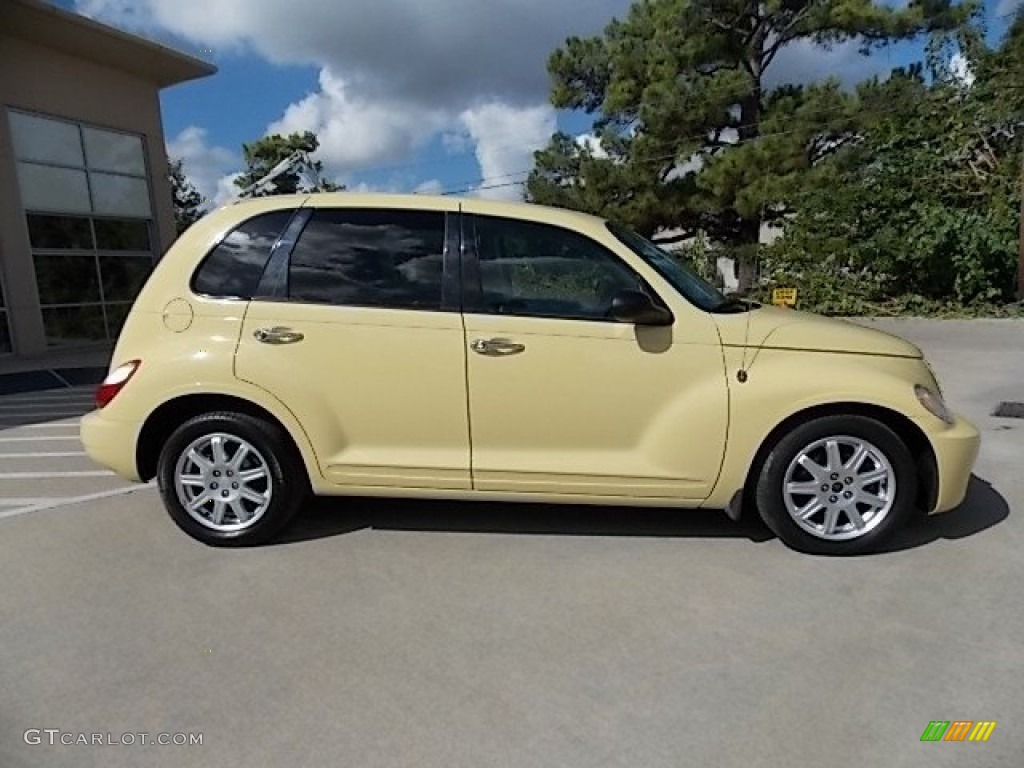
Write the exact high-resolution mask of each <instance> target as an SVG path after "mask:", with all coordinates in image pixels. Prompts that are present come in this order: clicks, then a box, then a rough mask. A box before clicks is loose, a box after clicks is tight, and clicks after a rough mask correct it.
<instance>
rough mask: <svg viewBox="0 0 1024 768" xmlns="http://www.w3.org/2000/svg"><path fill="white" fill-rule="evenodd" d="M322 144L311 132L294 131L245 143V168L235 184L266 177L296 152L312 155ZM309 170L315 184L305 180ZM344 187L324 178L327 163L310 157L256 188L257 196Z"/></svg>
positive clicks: (240, 187) (237, 185)
mask: <svg viewBox="0 0 1024 768" xmlns="http://www.w3.org/2000/svg"><path fill="white" fill-rule="evenodd" d="M319 147H320V142H319V140H318V139H317V137H316V135H315V134H313V133H312V132H311V131H306V132H304V133H293V134H290V135H289V136H281V135H279V134H274V135H272V136H264V137H263V138H262V139H259V140H257V141H254V142H253V143H251V144H243V145H242V155H243V157H244V159H245V171H244V172H243V173H242V174H241V175H240V176H239V177H238V178H236V179H235V186H236V187H238V188H239V189H246V188H248V187H250V186H252V185H253V184H255V183H256V182H258V181H259V180H260V179H262V178H264V177H265V176H266V175H267V174H268V173H270V171H271V170H273V168H274V166H276V165H277V164H278V163H280V162H282V161H284V160H286V159H287V158H289V157H291V156H292V155H294V154H295V153H296V152H301V153H304V154H305V155H307V156H308V155H312V154H313V153H314V152H316V150H317V149H318V148H319ZM303 171H305V172H307V173H309V174H310V175H312V176H313V177H314V182H313V183H312V184H306V183H304V182H303V179H302V172H303ZM342 189H344V186H342V185H338V184H335V183H334V182H332V181H330V180H329V179H325V178H323V163H322V162H321V161H319V160H308V161H307V162H304V163H300V164H299V165H296V166H293V167H292V168H291V169H290V170H288V171H286V172H285V173H282V174H281V175H280V176H277V177H276V178H275V179H274V180H273V181H272V182H270V183H269V184H267V185H266V186H265V187H263V188H261V189H259V190H257V191H255V192H254V193H252V194H253V196H255V197H266V196H268V195H289V194H294V193H296V192H336V191H338V190H342Z"/></svg>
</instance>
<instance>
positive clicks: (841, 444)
mask: <svg viewBox="0 0 1024 768" xmlns="http://www.w3.org/2000/svg"><path fill="white" fill-rule="evenodd" d="M782 496H783V499H784V500H785V504H786V511H787V512H789V515H790V517H791V518H792V519H793V521H794V522H795V523H796V524H797V525H798V526H800V528H801V529H802V530H804V531H806V532H807V533H809V534H811V535H812V536H815V537H817V538H819V539H824V540H826V541H849V540H851V539H857V538H860V537H861V536H864V535H865V534H867V533H869V532H871V531H873V530H874V529H875V528H877V527H878V526H879V525H881V524H882V521H884V520H885V518H886V517H888V515H889V513H890V512H891V511H892V507H893V503H894V502H895V499H896V472H895V470H894V469H893V467H892V463H891V462H890V461H889V459H888V457H887V456H886V455H885V453H883V452H882V451H881V450H880V449H879V448H878V447H877V446H875V445H873V444H872V443H870V442H869V441H867V440H864V439H863V438H860V437H851V436H849V435H835V436H831V437H825V438H822V439H820V440H815V441H814V442H813V443H810V444H809V445H807V446H806V447H804V448H803V449H802V450H801V451H799V452H798V453H797V454H796V456H795V457H794V459H793V460H792V461H791V462H790V464H789V466H788V467H787V469H786V474H785V476H784V479H783V485H782Z"/></svg>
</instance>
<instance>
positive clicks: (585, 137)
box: [576, 133, 608, 160]
mask: <svg viewBox="0 0 1024 768" xmlns="http://www.w3.org/2000/svg"><path fill="white" fill-rule="evenodd" d="M576 146H578V147H579V148H580V149H581V150H585V151H587V152H589V153H590V155H591V157H596V158H597V159H598V160H605V159H607V157H608V153H607V152H606V151H605V148H604V147H603V146H602V145H601V140H600V139H599V138H598V137H597V136H595V135H594V134H593V133H581V134H579V135H578V136H577V137H576Z"/></svg>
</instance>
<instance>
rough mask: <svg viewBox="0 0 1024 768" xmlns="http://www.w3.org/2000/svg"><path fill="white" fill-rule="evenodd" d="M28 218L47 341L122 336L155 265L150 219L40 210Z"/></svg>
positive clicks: (86, 340)
mask: <svg viewBox="0 0 1024 768" xmlns="http://www.w3.org/2000/svg"><path fill="white" fill-rule="evenodd" d="M27 220H28V231H29V242H30V243H31V246H32V259H33V261H34V263H35V269H36V284H37V286H38V288H39V303H40V305H41V307H42V312H43V325H44V327H45V328H46V338H47V341H48V342H49V343H50V344H51V345H69V344H70V345H74V344H88V343H91V342H96V341H107V340H113V339H115V338H117V334H118V333H119V332H120V330H121V325H122V324H123V323H124V318H125V317H126V315H127V313H128V309H129V308H130V307H131V304H132V301H133V300H134V299H135V297H136V296H137V295H138V293H139V291H140V290H141V288H142V286H143V284H144V283H145V282H146V278H147V277H149V273H150V271H152V269H153V251H152V243H151V238H150V233H149V226H148V223H147V222H145V221H140V220H138V219H108V218H99V217H93V216H88V217H86V216H54V215H51V214H37V213H30V214H28V216H27Z"/></svg>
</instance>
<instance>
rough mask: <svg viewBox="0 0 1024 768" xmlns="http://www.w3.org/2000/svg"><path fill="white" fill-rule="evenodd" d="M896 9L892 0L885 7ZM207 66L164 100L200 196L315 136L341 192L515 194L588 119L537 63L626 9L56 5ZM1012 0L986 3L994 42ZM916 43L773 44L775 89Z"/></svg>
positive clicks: (882, 58) (850, 70)
mask: <svg viewBox="0 0 1024 768" xmlns="http://www.w3.org/2000/svg"><path fill="white" fill-rule="evenodd" d="M900 1H901V0H893V2H894V3H897V2H900ZM57 4H58V5H61V6H63V7H65V8H68V9H70V10H73V11H75V12H77V13H80V14H83V15H85V16H89V17H91V18H94V19H96V20H97V21H101V22H104V23H106V24H110V25H112V26H115V27H119V28H121V29H124V30H126V31H129V32H132V33H135V34H140V35H142V36H144V37H149V38H151V39H154V40H157V41H159V42H161V43H163V44H165V45H169V46H171V47H174V48H176V49H178V50H180V51H183V52H185V53H188V54H191V55H193V56H196V57H198V58H202V59H205V60H207V61H210V62H211V63H213V64H215V65H216V66H217V67H218V72H217V74H215V75H213V76H212V77H208V78H204V79H201V80H197V81H192V82H189V83H184V84H181V85H177V86H174V87H172V88H168V89H166V90H164V91H163V92H162V94H161V104H162V108H163V118H164V132H165V137H166V141H167V150H168V154H169V156H170V157H171V158H172V159H181V160H182V161H183V165H184V170H185V173H186V175H187V176H188V177H189V179H190V180H191V181H192V182H193V184H195V185H196V187H197V188H198V189H199V191H200V193H201V194H202V196H203V197H204V199H206V200H208V201H211V203H221V202H224V201H225V200H227V199H230V197H231V196H232V195H233V194H234V188H233V185H232V181H233V179H234V177H235V174H237V173H238V172H239V171H240V170H241V168H242V156H241V146H242V144H243V143H244V142H252V141H254V140H256V139H258V138H260V137H262V136H264V135H268V134H272V133H290V132H293V131H305V130H311V131H313V132H314V133H316V134H317V136H318V138H319V140H320V145H321V146H320V150H319V151H318V152H317V155H316V159H319V160H321V161H322V162H323V164H324V167H325V172H326V173H325V175H326V176H327V177H329V178H331V179H332V180H334V181H337V182H340V183H344V184H346V185H347V186H348V188H349V189H355V190H374V191H390V192H444V193H450V192H459V193H463V194H479V195H481V196H485V197H492V198H503V199H518V198H521V196H522V186H521V183H520V182H522V181H524V180H525V178H526V176H527V174H528V172H529V170H530V168H531V166H532V164H533V152H534V151H535V150H537V149H540V148H542V147H543V146H544V145H546V144H547V141H548V139H549V138H550V136H551V134H552V133H553V132H554V131H555V130H562V131H565V132H567V133H571V134H575V135H583V134H585V132H586V130H587V128H588V127H589V124H590V120H589V118H588V117H587V116H586V115H580V114H575V113H570V112H564V111H557V110H555V109H554V108H552V107H551V106H550V103H549V101H548V93H549V88H550V82H549V78H548V74H547V71H546V62H547V58H548V56H549V55H550V53H551V52H552V51H553V50H555V49H556V48H557V47H558V46H559V45H560V44H561V43H562V42H563V41H564V40H565V38H566V37H569V36H572V35H579V36H587V35H593V34H598V33H600V31H601V30H602V29H603V28H604V27H605V26H606V25H607V23H608V22H609V21H610V20H611V19H612V18H614V17H619V18H621V17H623V16H624V15H625V13H626V11H627V10H628V8H629V5H630V0H288V2H285V1H284V0H58V2H57ZM1022 5H1024V0H986V2H985V14H986V19H987V21H988V24H989V30H990V32H991V33H993V34H996V33H998V32H999V31H1000V29H1001V28H1002V27H1005V24H1006V18H1007V16H1008V15H1010V14H1012V13H1013V12H1015V11H1016V10H1017V9H1018V8H1019V7H1020V6H1022ZM922 56H923V53H922V43H921V42H910V43H904V44H900V45H897V46H891V47H889V48H887V49H884V50H882V51H879V52H876V53H874V54H872V55H871V56H870V57H864V56H861V55H860V54H859V53H858V52H857V49H856V44H855V43H850V44H844V45H839V46H836V47H834V48H833V49H832V50H830V51H824V50H821V49H817V48H815V47H814V46H813V45H811V44H809V43H797V44H794V45H793V46H791V47H789V48H788V49H786V50H784V51H783V52H782V53H781V54H780V56H779V57H778V59H777V60H776V62H775V63H774V65H773V69H772V71H770V72H769V73H768V76H769V79H770V80H771V81H772V82H774V83H779V82H801V81H807V80H810V79H818V78H821V77H824V76H838V77H840V78H842V79H843V81H844V82H848V83H852V82H856V81H859V80H862V79H864V78H866V77H869V76H871V75H874V74H884V73H887V72H889V71H890V70H891V69H892V68H893V67H896V66H901V65H905V64H907V63H909V62H912V61H918V60H920V59H921V58H922Z"/></svg>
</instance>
